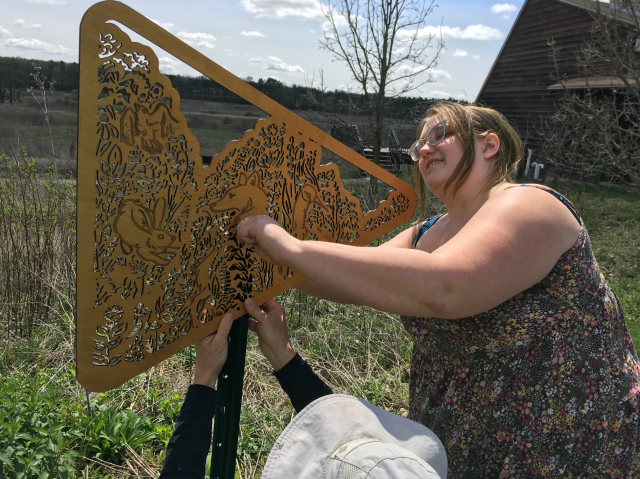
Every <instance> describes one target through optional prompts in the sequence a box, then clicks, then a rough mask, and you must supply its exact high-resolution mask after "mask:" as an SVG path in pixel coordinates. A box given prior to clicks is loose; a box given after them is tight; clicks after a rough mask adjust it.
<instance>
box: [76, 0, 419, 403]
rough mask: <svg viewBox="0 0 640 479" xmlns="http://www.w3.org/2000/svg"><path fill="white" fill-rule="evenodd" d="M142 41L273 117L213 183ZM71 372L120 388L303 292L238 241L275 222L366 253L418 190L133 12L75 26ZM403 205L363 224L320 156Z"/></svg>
mask: <svg viewBox="0 0 640 479" xmlns="http://www.w3.org/2000/svg"><path fill="white" fill-rule="evenodd" d="M113 22H119V23H120V24H122V25H125V26H126V27H128V28H130V29H131V30H133V31H135V32H137V33H138V34H140V35H142V36H143V37H144V38H145V39H147V40H148V41H149V42H153V43H155V44H157V45H158V46H160V47H161V48H163V49H164V50H166V51H168V52H170V53H171V54H173V55H175V56H176V57H177V58H179V59H180V60H182V61H184V62H185V63H187V64H189V65H190V66H192V67H193V68H195V69H196V70H199V71H200V72H202V73H203V74H204V75H206V76H208V77H210V78H211V79H213V80H215V81H216V82H218V83H220V84H221V85H223V86H224V87H226V88H228V89H229V90H231V91H233V92H234V93H236V94H238V95H239V96H241V97H243V98H244V99H246V100H247V101H249V102H250V103H252V104H253V105H255V106H257V107H258V108H260V109H261V110H262V111H264V112H266V113H267V114H268V115H269V117H268V118H266V119H263V120H259V121H258V122H257V124H256V125H255V127H254V128H253V129H252V130H249V131H247V132H246V133H245V134H244V135H242V137H241V138H239V139H238V140H236V141H233V142H231V143H230V144H229V145H227V146H226V147H225V148H224V149H223V150H222V151H221V152H220V154H218V155H217V156H216V157H214V158H213V160H212V162H211V164H210V166H209V167H208V168H204V167H203V165H202V158H201V156H200V146H199V143H198V140H197V139H196V137H195V136H194V135H193V133H192V132H191V131H190V129H189V125H188V122H187V120H186V118H185V117H184V115H183V114H182V113H181V112H180V97H179V96H178V94H177V92H176V91H175V90H174V89H173V88H172V86H171V82H170V81H169V79H168V78H167V77H166V76H165V75H163V74H162V73H160V71H159V66H158V59H157V57H156V55H155V54H154V52H153V51H152V50H151V48H150V47H148V46H146V45H143V44H141V43H134V42H132V41H131V40H130V38H129V37H128V36H127V35H126V34H125V33H124V32H123V31H122V30H121V29H120V28H119V27H118V26H117V25H116V24H115V23H113ZM78 136H79V139H78V143H79V150H78V152H79V155H78V223H79V228H78V263H77V264H78V289H77V291H78V298H77V299H78V316H77V342H76V344H77V373H78V379H79V381H80V382H81V384H82V385H83V386H84V387H85V388H86V389H88V390H91V391H105V390H108V389H111V388H114V387H116V386H118V385H120V384H122V383H124V382H125V381H126V380H128V379H130V378H132V377H134V376H135V375H137V374H139V373H141V372H143V371H145V370H146V369H148V368H149V367H151V366H153V365H154V364H157V363H158V362H159V361H161V360H162V359H164V358H167V357H169V356H170V355H172V354H174V353H176V352H178V351H180V350H182V349H184V348H185V347H187V346H189V345H190V344H193V343H194V342H195V341H197V340H198V339H200V338H202V337H204V336H206V335H207V334H210V333H211V332H213V331H215V330H216V329H217V325H218V324H219V322H220V320H221V317H222V315H223V314H224V313H225V312H226V311H232V312H233V313H234V318H237V317H239V316H241V315H242V314H244V313H245V311H244V308H243V306H242V302H243V300H244V299H245V298H246V297H248V296H252V297H254V298H255V300H256V301H257V302H258V303H259V304H260V303H262V302H264V301H266V300H268V299H270V298H273V297H275V296H276V295H278V294H280V293H282V292H284V291H286V290H287V289H289V288H291V287H293V286H295V284H296V283H298V282H299V281H300V280H302V278H301V277H300V276H299V275H298V274H296V273H295V272H294V271H291V270H289V269H286V268H284V269H283V268H278V267H274V266H273V265H270V264H268V263H266V262H263V261H261V260H260V258H259V257H258V256H257V255H256V254H255V253H253V251H252V250H251V249H248V248H246V247H243V246H240V245H239V244H238V243H237V242H236V239H235V225H236V224H237V223H238V221H239V220H241V219H243V218H245V217H247V216H250V215H256V214H268V215H270V216H271V217H273V218H274V219H275V220H277V221H278V222H280V223H281V224H282V226H283V227H284V228H285V229H287V231H289V232H290V233H291V234H293V235H294V236H296V237H298V238H301V239H306V240H320V241H332V242H339V243H348V244H353V245H366V244H368V243H370V242H371V241H373V240H374V239H376V238H378V237H380V236H381V235H383V234H384V233H387V232H389V231H391V230H392V229H393V228H396V227H397V226H399V225H400V224H402V223H404V222H406V221H407V220H408V219H409V218H410V217H411V215H412V213H413V211H414V209H415V195H414V193H413V190H412V188H411V187H410V186H409V185H407V184H406V183H404V182H402V181H400V180H398V179H397V178H396V177H394V176H393V175H391V174H390V173H388V172H386V171H385V170H383V169H381V168H378V167H377V166H375V165H373V164H372V163H371V162H369V161H368V160H366V159H365V158H363V157H361V156H360V155H358V154H357V153H355V152H354V151H352V150H350V149H349V148H347V147H346V146H344V145H342V144H341V143H339V142H337V141H336V140H335V139H333V138H331V137H330V136H329V135H327V134H326V133H324V132H322V131H321V130H319V129H317V128H316V127H314V126H312V125H311V124H309V123H307V122H306V121H304V120H302V119H301V118H299V117H298V116H296V115H295V114H293V113H291V112H290V111H288V110H286V109H285V108H284V107H282V106H281V105H279V104H277V103H275V102H274V101H272V100H270V99H269V98H268V97H266V96H265V95H263V94H262V93H260V92H258V91H257V90H255V89H253V88H252V87H251V86H250V85H248V84H247V83H245V82H243V81H242V80H240V79H239V78H236V77H234V76H233V75H232V74H230V73H229V72H227V71H226V70H224V69H222V68H221V67H219V66H218V65H216V64H215V63H213V62H212V61H211V60H209V59H207V58H206V57H204V56H203V55H201V54H200V53H198V52H197V51H195V50H193V49H192V48H191V47H189V46H188V45H186V44H184V43H183V42H181V41H180V40H179V39H177V38H175V37H173V36H172V35H171V34H169V33H168V32H166V31H164V30H163V29H162V28H160V27H158V26H157V25H155V24H154V23H153V22H151V21H150V20H148V19H147V18H145V17H143V16H142V15H140V14H138V13H137V12H135V11H134V10H131V9H130V8H129V7H126V6H125V5H123V4H121V3H119V2H115V1H108V2H102V3H98V4H96V5H94V6H93V7H91V8H90V9H89V10H88V11H87V13H86V15H85V17H84V19H83V21H82V26H81V42H80V112H79V133H78ZM323 147H324V148H326V149H327V150H329V151H331V152H332V153H334V154H336V155H338V156H340V157H341V158H343V159H345V160H346V161H348V162H351V163H353V164H354V165H356V166H357V167H359V168H360V169H362V170H365V171H367V172H369V173H370V174H371V175H372V176H375V177H377V178H379V179H380V180H381V181H383V182H384V183H387V184H388V185H390V186H391V187H392V188H394V190H393V191H392V192H391V193H390V194H389V196H388V197H387V198H386V200H385V201H383V202H382V203H381V204H380V205H379V207H378V208H377V209H376V210H375V211H372V212H370V213H368V214H367V215H366V216H365V217H363V213H362V210H361V208H360V203H359V201H358V199H357V198H355V197H354V196H352V195H351V194H350V193H349V192H348V191H347V190H346V189H345V188H344V185H343V183H342V181H341V179H340V176H339V171H338V168H337V166H335V165H332V164H329V165H321V154H322V148H323Z"/></svg>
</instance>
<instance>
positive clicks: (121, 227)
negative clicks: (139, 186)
mask: <svg viewBox="0 0 640 479" xmlns="http://www.w3.org/2000/svg"><path fill="white" fill-rule="evenodd" d="M166 212H167V200H166V199H165V198H159V199H158V200H156V203H155V205H154V207H153V210H150V209H149V208H146V207H145V206H144V204H143V203H142V201H140V200H124V201H122V202H121V203H120V206H119V207H118V213H117V216H116V218H115V220H114V221H113V230H114V231H115V232H116V234H117V235H118V236H119V237H120V247H121V248H122V252H123V253H124V254H125V255H130V254H132V253H134V252H135V254H136V255H138V256H139V257H140V258H142V259H143V260H145V261H151V262H153V263H155V264H157V265H159V266H166V265H167V264H169V262H171V260H172V259H173V257H174V256H175V255H176V252H177V250H178V249H179V246H177V245H176V246H173V243H174V241H175V240H176V236H175V235H173V234H171V232H170V231H168V230H167V229H166V228H165V226H164V222H165V215H166Z"/></svg>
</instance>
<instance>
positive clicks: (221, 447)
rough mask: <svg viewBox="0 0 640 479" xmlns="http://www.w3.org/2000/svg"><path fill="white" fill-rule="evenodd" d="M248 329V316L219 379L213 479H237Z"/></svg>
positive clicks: (234, 334) (234, 335)
mask: <svg viewBox="0 0 640 479" xmlns="http://www.w3.org/2000/svg"><path fill="white" fill-rule="evenodd" d="M248 329H249V315H247V314H245V315H244V316H242V317H241V318H238V319H236V320H235V321H234V322H233V326H232V327H231V332H230V333H229V354H228V356H227V362H226V363H225V364H224V367H223V368H222V371H221V372H220V376H218V391H219V392H220V394H221V398H220V406H219V408H218V412H217V413H216V416H215V420H214V427H213V443H212V446H211V450H212V451H213V452H212V454H211V471H210V473H209V477H211V479H233V477H234V475H235V470H236V451H237V448H238V436H239V434H240V411H241V408H242V385H243V382H244V363H245V358H246V353H247V331H248Z"/></svg>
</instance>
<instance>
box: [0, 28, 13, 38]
mask: <svg viewBox="0 0 640 479" xmlns="http://www.w3.org/2000/svg"><path fill="white" fill-rule="evenodd" d="M10 36H11V32H10V31H9V30H7V29H6V28H2V27H0V37H10Z"/></svg>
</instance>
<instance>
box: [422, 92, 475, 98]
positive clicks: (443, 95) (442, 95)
mask: <svg viewBox="0 0 640 479" xmlns="http://www.w3.org/2000/svg"><path fill="white" fill-rule="evenodd" d="M427 96H429V97H431V98H442V99H449V98H458V99H460V100H466V98H467V95H466V93H464V92H462V91H460V90H456V91H454V92H453V93H449V92H446V91H442V90H433V91H430V92H429V93H427Z"/></svg>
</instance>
